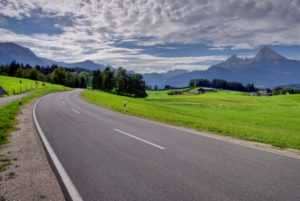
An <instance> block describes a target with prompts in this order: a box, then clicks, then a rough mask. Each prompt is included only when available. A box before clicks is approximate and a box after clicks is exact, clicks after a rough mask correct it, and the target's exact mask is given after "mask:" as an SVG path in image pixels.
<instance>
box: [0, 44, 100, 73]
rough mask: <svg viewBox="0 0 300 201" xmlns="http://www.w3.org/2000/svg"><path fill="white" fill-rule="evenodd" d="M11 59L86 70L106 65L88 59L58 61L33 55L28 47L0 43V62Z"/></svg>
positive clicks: (19, 61)
mask: <svg viewBox="0 0 300 201" xmlns="http://www.w3.org/2000/svg"><path fill="white" fill-rule="evenodd" d="M12 61H16V62H18V63H23V64H30V65H41V66H50V65H52V64H56V65H59V66H63V67H68V68H83V69H87V70H96V69H104V68H105V67H106V65H103V64H98V63H95V62H93V61H90V60H86V61H82V62H78V63H65V62H58V61H53V60H49V59H45V58H42V57H38V56H37V55H35V54H34V53H33V52H32V51H31V50H30V49H28V48H25V47H23V46H21V45H18V44H15V43H0V64H9V63H11V62H12Z"/></svg>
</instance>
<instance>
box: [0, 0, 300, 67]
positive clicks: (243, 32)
mask: <svg viewBox="0 0 300 201" xmlns="http://www.w3.org/2000/svg"><path fill="white" fill-rule="evenodd" d="M0 10H1V14H0V18H1V15H2V16H7V17H13V18H17V19H20V20H21V19H24V18H26V17H29V16H32V14H33V13H35V12H40V15H41V17H42V16H48V17H49V16H50V17H55V16H69V17H70V19H71V20H72V24H71V25H68V26H66V25H64V24H63V23H62V24H60V23H56V24H54V25H53V26H55V27H59V28H61V29H62V30H63V33H60V34H56V35H47V34H33V35H30V36H29V35H21V34H15V33H14V32H13V31H12V30H10V31H9V30H5V29H0V34H1V36H3V37H1V39H0V40H1V41H15V42H19V43H21V44H23V45H26V46H28V47H32V48H33V50H35V52H36V53H37V54H39V55H40V56H44V57H48V58H55V59H57V60H64V61H78V60H82V59H95V60H101V61H106V62H107V63H111V64H115V65H121V64H122V63H123V65H127V66H128V67H129V68H130V69H134V70H137V71H145V69H153V70H162V69H163V68H166V69H172V68H174V67H177V66H181V67H183V66H184V67H185V68H187V69H194V68H195V67H196V66H195V65H193V64H195V63H196V64H197V65H198V66H199V68H206V67H207V66H208V63H209V62H211V63H214V62H217V61H219V58H215V57H212V58H207V57H203V56H199V57H188V58H180V57H179V58H165V57H158V56H156V57H154V56H151V55H147V54H145V53H143V51H142V49H130V48H125V47H123V48H122V47H116V46H115V45H114V44H115V41H117V40H121V41H136V43H137V44H138V45H140V46H155V45H158V44H164V43H170V42H176V43H206V44H208V45H210V46H211V47H212V49H219V50H220V49H222V48H224V47H228V46H233V49H251V48H254V47H257V46H260V45H265V44H282V45H291V44H293V45H295V44H299V45H300V37H299V35H300V23H299V22H300V0H286V1H282V0H230V1H224V0H185V1H183V0H51V1H48V0H22V1H20V0H2V1H0ZM0 27H1V24H0ZM143 37H147V38H151V39H149V40H146V41H145V40H139V38H143ZM222 58H223V57H222ZM201 63H202V65H201ZM159 68H161V69H159Z"/></svg>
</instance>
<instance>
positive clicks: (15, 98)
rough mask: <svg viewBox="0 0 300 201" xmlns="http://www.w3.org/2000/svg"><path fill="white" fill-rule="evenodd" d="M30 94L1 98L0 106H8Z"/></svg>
mask: <svg viewBox="0 0 300 201" xmlns="http://www.w3.org/2000/svg"><path fill="white" fill-rule="evenodd" d="M27 95H28V93H24V94H20V95H15V96H5V97H0V106H2V105H5V104H8V103H10V102H13V101H15V100H19V99H21V98H23V97H25V96H27Z"/></svg>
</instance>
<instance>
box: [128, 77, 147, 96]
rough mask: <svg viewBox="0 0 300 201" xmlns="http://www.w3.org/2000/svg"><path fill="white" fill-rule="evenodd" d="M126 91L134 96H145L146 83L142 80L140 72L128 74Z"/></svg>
mask: <svg viewBox="0 0 300 201" xmlns="http://www.w3.org/2000/svg"><path fill="white" fill-rule="evenodd" d="M128 92H129V94H132V95H133V96H134V97H140V98H143V97H146V96H147V93H146V84H145V81H144V80H143V76H142V75H140V74H131V75H129V83H128Z"/></svg>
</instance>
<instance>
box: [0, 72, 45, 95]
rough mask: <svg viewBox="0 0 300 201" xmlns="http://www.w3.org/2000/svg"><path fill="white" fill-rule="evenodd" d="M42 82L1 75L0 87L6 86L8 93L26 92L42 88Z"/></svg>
mask: <svg viewBox="0 0 300 201" xmlns="http://www.w3.org/2000/svg"><path fill="white" fill-rule="evenodd" d="M42 85H43V84H42V82H39V81H33V80H28V79H22V78H15V77H8V76H2V75H0V87H2V88H4V89H5V91H6V92H7V93H8V95H14V94H20V93H24V92H27V91H30V90H33V89H36V88H42V87H43V86H42Z"/></svg>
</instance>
